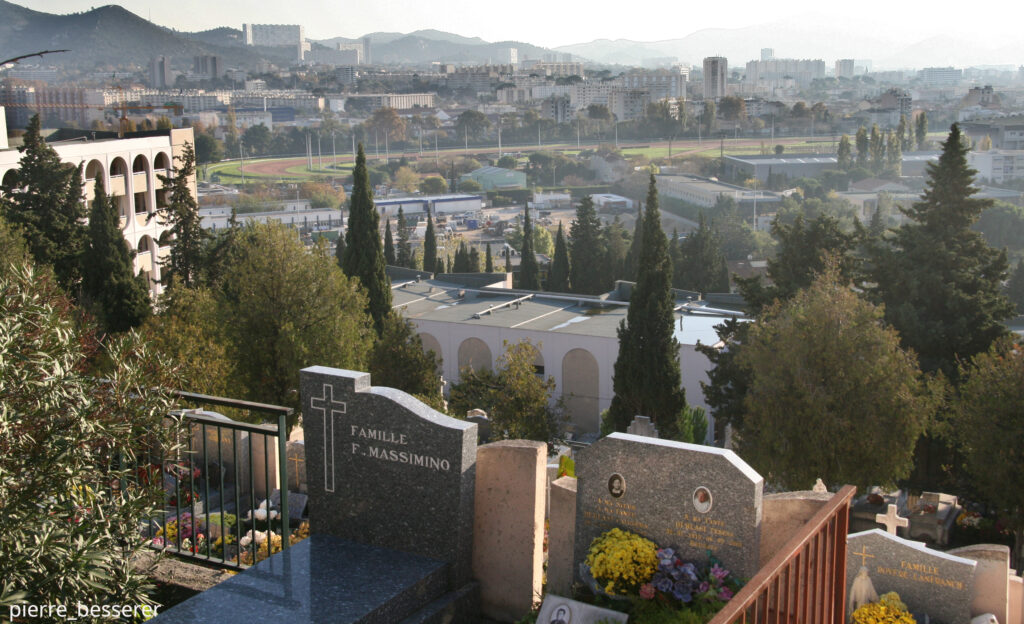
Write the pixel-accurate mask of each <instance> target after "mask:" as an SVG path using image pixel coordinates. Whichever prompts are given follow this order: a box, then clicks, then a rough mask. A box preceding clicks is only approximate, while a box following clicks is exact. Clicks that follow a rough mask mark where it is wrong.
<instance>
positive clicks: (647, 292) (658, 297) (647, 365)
mask: <svg viewBox="0 0 1024 624" xmlns="http://www.w3.org/2000/svg"><path fill="white" fill-rule="evenodd" d="M644 219H645V222H644V224H643V230H642V231H643V238H644V241H643V244H642V245H641V247H640V249H641V253H640V257H639V267H638V275H637V280H636V286H635V287H634V288H633V293H632V295H631V297H630V302H629V311H628V312H627V316H626V319H625V320H624V321H623V322H621V323H620V324H619V329H618V336H619V355H618V358H617V359H616V360H615V372H614V376H613V388H614V391H615V396H614V397H613V398H612V404H611V407H610V409H609V412H610V418H611V419H612V421H613V422H614V423H615V427H616V429H617V430H618V431H624V430H625V429H626V427H627V426H628V425H629V423H630V421H632V419H633V417H634V416H636V415H637V414H642V415H644V416H649V417H650V418H651V420H652V421H653V422H654V424H655V425H656V426H657V427H658V430H659V431H660V432H661V433H662V435H663V436H664V437H667V438H671V437H673V436H674V435H675V427H676V418H677V416H678V414H679V412H680V411H681V410H682V409H683V407H685V405H686V396H685V394H684V391H683V389H682V388H681V382H682V379H681V376H680V372H679V343H678V342H677V341H676V339H675V336H674V333H673V331H674V321H675V318H674V315H673V312H672V309H673V306H674V304H675V301H674V300H673V298H672V288H671V287H672V262H671V260H670V259H669V255H668V241H667V240H666V238H665V233H664V232H663V231H662V229H661V214H660V211H659V210H658V189H657V186H656V185H655V180H654V175H653V174H651V176H650V187H649V190H648V193H647V210H646V211H645V216H644Z"/></svg>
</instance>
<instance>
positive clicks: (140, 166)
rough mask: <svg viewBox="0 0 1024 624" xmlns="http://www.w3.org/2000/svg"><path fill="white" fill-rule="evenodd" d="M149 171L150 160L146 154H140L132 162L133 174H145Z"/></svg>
mask: <svg viewBox="0 0 1024 624" xmlns="http://www.w3.org/2000/svg"><path fill="white" fill-rule="evenodd" d="M147 171H149V159H148V158H146V155H145V154H139V155H138V156H136V157H135V160H133V161H132V173H145V172H147Z"/></svg>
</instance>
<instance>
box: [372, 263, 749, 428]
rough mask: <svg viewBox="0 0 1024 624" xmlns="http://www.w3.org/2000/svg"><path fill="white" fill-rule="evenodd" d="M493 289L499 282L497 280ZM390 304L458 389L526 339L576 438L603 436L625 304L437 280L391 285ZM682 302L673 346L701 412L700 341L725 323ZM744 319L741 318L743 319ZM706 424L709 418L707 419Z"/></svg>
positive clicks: (704, 365) (704, 366) (703, 364)
mask: <svg viewBox="0 0 1024 624" xmlns="http://www.w3.org/2000/svg"><path fill="white" fill-rule="evenodd" d="M495 275H496V277H495V282H499V281H501V279H502V278H503V274H500V273H498V274H495ZM392 294H393V300H394V301H393V303H394V306H395V308H396V309H398V310H401V312H402V313H403V314H404V315H405V316H406V318H408V319H410V320H411V321H412V322H413V323H414V324H415V325H416V327H417V330H418V331H419V334H420V337H421V338H422V340H423V346H424V348H426V349H430V350H432V351H434V352H436V353H438V354H439V355H440V356H441V358H442V359H443V362H442V364H441V368H442V372H443V374H444V377H445V379H446V380H448V381H452V382H454V381H458V379H459V371H460V370H461V369H463V368H464V367H467V366H471V367H473V368H481V367H487V368H493V367H495V366H496V365H497V360H498V358H499V357H500V356H501V354H502V353H504V351H505V343H506V342H508V343H515V342H519V341H521V340H524V339H528V340H529V341H530V342H531V343H532V344H534V345H535V346H536V347H537V357H536V358H535V360H534V366H535V367H536V368H537V372H538V374H541V375H543V376H544V377H545V378H547V377H552V378H554V380H555V384H556V387H555V397H554V398H556V399H557V398H562V399H564V401H565V406H566V411H567V415H568V417H569V425H570V428H571V429H572V430H573V431H575V432H576V433H577V434H587V433H595V432H597V431H599V430H600V425H601V420H600V415H601V412H602V411H603V410H605V409H607V408H608V406H609V405H610V404H611V400H612V396H613V394H614V392H613V390H612V373H613V368H614V366H615V360H616V358H617V357H618V353H619V339H618V334H617V332H616V330H617V328H618V326H619V322H620V321H621V320H623V319H624V318H625V316H626V312H627V310H628V303H625V302H623V301H615V300H614V293H612V298H605V299H602V298H599V297H592V296H585V295H581V296H574V295H558V294H551V293H544V292H530V291H519V290H509V289H506V288H502V287H485V288H480V289H473V288H468V287H465V286H460V285H458V284H452V283H447V282H442V281H437V280H422V281H415V280H394V281H393V282H392ZM690 306H695V307H700V306H699V305H698V304H691V303H689V302H688V301H687V300H686V299H685V298H684V299H682V300H681V301H680V308H679V311H678V313H677V316H676V319H677V320H676V338H677V340H679V343H680V347H679V361H680V368H681V371H682V377H683V387H684V388H685V390H686V399H687V401H688V402H689V403H690V404H691V405H698V406H703V407H705V408H706V405H705V403H704V395H703V393H702V392H701V389H700V382H701V381H706V380H707V371H708V370H709V369H710V368H711V363H710V361H708V359H707V357H705V356H704V355H703V354H701V353H699V352H698V351H697V350H696V348H695V345H696V343H697V340H700V341H701V342H702V343H704V344H715V343H716V342H718V337H717V334H716V333H715V331H714V326H715V325H717V324H719V323H721V322H722V321H723V316H722V315H718V314H715V313H713V312H711V313H708V309H707V308H701V311H702V312H704V313H702V314H700V315H695V314H689V313H688V312H687V308H688V307H690ZM740 316H742V315H740ZM709 420H710V417H709Z"/></svg>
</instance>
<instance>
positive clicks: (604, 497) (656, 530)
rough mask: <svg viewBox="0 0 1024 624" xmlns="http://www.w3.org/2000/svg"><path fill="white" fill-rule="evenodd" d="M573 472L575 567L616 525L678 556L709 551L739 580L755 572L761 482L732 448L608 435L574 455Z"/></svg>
mask: <svg viewBox="0 0 1024 624" xmlns="http://www.w3.org/2000/svg"><path fill="white" fill-rule="evenodd" d="M576 475H577V477H578V478H579V481H578V484H577V496H576V501H577V502H576V543H575V557H574V561H575V562H576V564H577V566H576V568H577V570H578V568H579V565H578V564H580V563H582V562H584V561H585V560H586V557H587V550H588V549H589V548H590V543H591V542H592V541H593V540H594V538H596V537H597V536H599V535H600V534H601V533H603V532H604V531H606V530H608V529H610V528H613V527H619V528H622V529H627V530H630V531H633V532H635V533H639V534H640V535H642V536H644V537H646V538H648V539H650V540H652V541H653V542H654V543H655V544H657V545H658V546H660V547H665V546H671V547H674V548H676V549H677V550H678V552H679V554H680V556H681V557H682V558H683V559H687V560H691V561H695V562H703V561H705V560H706V559H707V552H708V551H711V554H713V555H714V556H715V557H717V558H718V559H719V560H720V561H721V562H722V564H723V565H724V566H725V567H726V568H728V569H729V570H731V571H732V572H734V573H735V574H737V575H739V576H741V577H746V578H749V577H751V576H753V575H754V573H755V572H757V567H758V556H759V554H760V538H761V497H762V489H763V486H764V479H762V478H761V476H760V475H759V474H757V473H756V472H755V471H754V469H753V468H751V467H750V466H748V465H747V464H746V463H745V462H744V461H743V460H741V459H740V458H739V457H738V456H737V455H736V454H735V453H733V452H732V451H727V450H724V449H720V448H715V447H710V446H699V445H695V444H684V443H682V442H674V441H671V440H660V439H657V438H648V437H643V436H636V435H630V434H626V433H613V434H611V435H609V436H606V437H604V438H601V439H600V440H598V441H597V442H595V443H594V444H592V445H591V446H590V447H588V448H586V449H584V450H582V451H581V452H580V458H579V459H578V460H577V462H576ZM578 573H579V572H577V574H578ZM581 580H582V579H581Z"/></svg>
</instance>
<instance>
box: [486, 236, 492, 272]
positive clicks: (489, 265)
mask: <svg viewBox="0 0 1024 624" xmlns="http://www.w3.org/2000/svg"><path fill="white" fill-rule="evenodd" d="M484 271H486V272H487V273H494V257H493V256H492V255H491V244H490V243H487V255H486V256H484Z"/></svg>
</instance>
